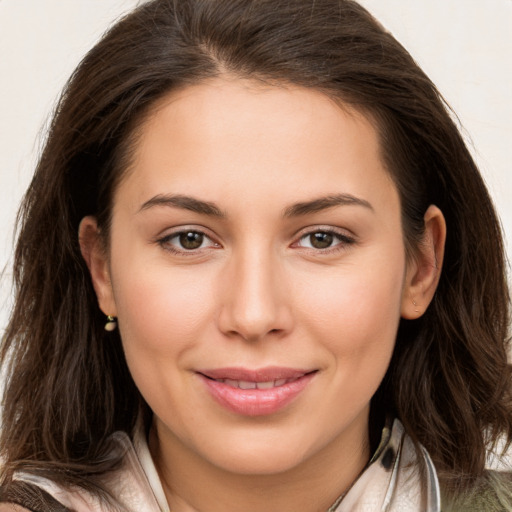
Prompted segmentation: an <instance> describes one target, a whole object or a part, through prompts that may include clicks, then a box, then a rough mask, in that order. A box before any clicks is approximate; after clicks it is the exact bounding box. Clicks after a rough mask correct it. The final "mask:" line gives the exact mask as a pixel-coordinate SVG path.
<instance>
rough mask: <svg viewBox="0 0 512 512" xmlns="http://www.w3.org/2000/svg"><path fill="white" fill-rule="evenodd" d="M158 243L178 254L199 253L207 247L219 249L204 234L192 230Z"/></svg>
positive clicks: (162, 239)
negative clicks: (198, 251) (199, 250)
mask: <svg viewBox="0 0 512 512" xmlns="http://www.w3.org/2000/svg"><path fill="white" fill-rule="evenodd" d="M158 243H159V244H160V245H161V246H162V247H164V248H165V249H167V250H170V251H172V252H178V253H185V252H192V251H197V250H198V249H204V248H206V247H218V244H217V243H215V242H214V241H213V240H212V239H211V238H209V237H208V236H206V235H205V234H204V233H202V232H201V231H195V230H192V229H187V230H184V231H179V232H177V233H172V234H171V235H167V236H165V237H163V238H161V239H160V240H158Z"/></svg>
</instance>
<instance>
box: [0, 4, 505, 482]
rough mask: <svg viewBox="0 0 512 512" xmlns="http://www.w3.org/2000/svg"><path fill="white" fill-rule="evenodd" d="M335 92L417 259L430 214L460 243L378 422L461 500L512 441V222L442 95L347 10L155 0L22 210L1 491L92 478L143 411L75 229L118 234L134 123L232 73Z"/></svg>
mask: <svg viewBox="0 0 512 512" xmlns="http://www.w3.org/2000/svg"><path fill="white" fill-rule="evenodd" d="M226 72H228V73H230V74H231V75H235V76H240V77H244V78H247V77H249V78H255V79H258V80H263V81H268V82H278V83H291V84H296V85H299V86H303V87H307V88H313V89H316V90H319V91H322V92H324V93H325V94H327V95H329V96H330V97H333V98H335V99H337V100H340V101H341V102H343V103H345V104H349V105H351V106H354V107H355V108H357V109H360V110H361V111H363V112H365V113H366V114H367V115H368V116H369V117H370V118H371V119H373V121H374V122H375V125H376V127H377V129H378V131H379V134H380V141H381V151H382V158H383V161H384V162H385V164H386V167H387V169H388V171H389V173H390V175H391V176H392V177H393V179H394V181H395V183H396V186H397V188H398V190H399V193H400V198H401V206H402V221H403V228H404V240H405V244H406V248H407V250H408V254H409V255H410V257H413V254H414V250H415V247H417V244H418V243H419V240H420V239H421V236H422V233H423V229H424V222H423V215H424V213H425V211H426V209H427V208H428V206H429V205H430V204H436V205H437V206H438V207H439V208H440V209H441V210H442V211H443V213H444V215H445V217H446V221H447V227H448V239H447V245H446V254H445V262H444V269H443V272H442V275H441V279H440V282H439V287H438V291H437V293H436V295H435V298H434V300H433V303H432V304H431V305H430V307H429V308H428V310H427V312H426V313H425V315H424V316H423V317H422V318H421V319H419V320H415V321H405V320H404V321H402V322H401V324H400V327H399V332H398V337H397V341H396V348H395V352H394V355H393V358H392V362H391V365H390V367H389V370H388V372H387V374H386V377H385V378H384V381H383V382H382V385H381V387H380V388H379V390H378V392H377V394H376V396H375V397H374V399H373V402H372V417H377V416H379V415H381V414H394V415H396V416H397V417H399V418H400V419H401V421H402V422H403V424H404V425H405V428H406V430H407V432H408V433H409V434H410V435H411V436H412V438H413V439H414V440H415V441H417V442H420V443H422V444H423V445H424V446H425V447H426V448H427V450H428V452H429V453H430V455H431V457H432V459H433V461H434V463H435V464H436V466H437V468H438V470H439V474H440V478H441V482H442V483H443V485H444V486H445V488H447V489H450V490H451V491H456V490H457V489H460V488H464V487H465V486H466V485H469V484H470V483H471V482H472V481H474V480H475V479H477V478H478V477H479V476H480V475H482V473H483V471H484V465H485V457H486V448H488V447H489V446H491V447H492V446H493V445H494V443H495V442H496V440H497V439H498V437H499V436H500V435H504V436H505V439H507V440H508V439H510V438H512V414H511V411H512V406H511V390H510V369H509V366H508V363H507V343H508V340H507V327H508V290H507V284H506V278H505V269H504V254H503V245H502V237H501V231H500V225H499V222H498V219H497V216H496V213H495V211H494V208H493V205H492V202H491V199H490V197H489V195H488V192H487V190H486V187H485V185H484V183H483V181H482V178H481V176H480V174H479V172H478V170H477V168H476V166H475V163H474V162H473V160H472V158H471V156H470V154H469V152H468V150H467V148H466V147H465V144H464V142H463V140H462V138H461V136H460V134H459V131H458V129H457V126H456V125H455V124H454V122H453V120H452V118H451V116H450V113H449V110H448V109H447V107H446V105H445V103H444V101H443V99H442V98H441V96H440V94H439V92H438V91H437V89H436V88H435V86H434V85H433V84H432V82H431V81H430V80H429V79H428V77H427V76H426V75H425V74H424V73H423V72H422V71H421V70H420V69H419V67H418V66H417V65H416V64H415V62H414V61H413V59H412V58H411V57H410V55H409V54H408V53H407V52H406V51H405V50H404V48H403V47H402V46H401V45H400V44H399V43H398V42H397V41H396V40H395V39H394V38H393V37H392V36H391V35H390V34H389V33H388V32H386V31H385V30H384V29H383V28H382V27H381V26H380V25H379V24H378V23H377V22H376V21H375V20H374V19H373V18H372V17H371V16H370V15H369V14H368V13H367V12H366V11H365V10H364V9H363V8H362V7H360V6H359V5H358V4H357V3H356V2H354V1H351V0H293V1H289V0H155V1H151V2H149V3H146V4H143V5H142V6H141V7H139V8H138V9H136V10H135V11H134V12H133V13H131V14H130V15H128V16H127V17H126V18H124V19H123V20H122V21H120V22H119V23H118V24H117V25H115V26H114V27H113V28H112V29H111V30H110V31H109V32H108V33H107V34H106V35H105V37H104V38H103V39H102V40H101V41H100V42H99V44H98V45H97V46H96V47H95V48H93V50H91V52H90V53H89V54H88V55H87V56H86V58H85V59H84V60H83V62H82V63H81V64H80V66H79V67H78V69H77V70H76V72H75V73H74V75H73V76H72V77H71V79H70V81H69V83H68V85H67V87H66V89H65V91H64V93H63V96H62V98H61V101H60V103H59V104H58V107H57V109H56V113H55V116H54V119H53V122H52V124H51V128H50V130H49V134H48V139H47V142H46V146H45V148H44V151H43V153H42V155H41V158H40V161H39V164H38V167H37V169H36V172H35V175H34V178H33V181H32V183H31V185H30V188H29V190H28V192H27V194H26V196H25V198H24V201H23V204H22V207H21V210H20V214H19V237H18V244H17V248H16V255H15V264H14V279H15V291H16V303H15V307H14V310H13V312H12V316H11V319H10V323H9V325H8V328H7V330H6V333H5V336H4V338H3V345H2V349H1V359H2V362H3V365H4V366H5V367H6V370H5V371H6V375H7V383H6V389H5V395H4V409H3V428H2V432H1V435H0V454H1V456H2V457H3V458H4V460H5V465H4V469H3V479H4V481H9V479H10V478H11V476H12V473H13V471H15V470H17V469H27V468H29V469H31V470H32V471H36V472H39V473H40V474H44V475H46V476H49V477H50V478H52V479H54V480H57V481H59V482H62V483H75V484H78V485H82V486H85V487H88V486H91V485H93V481H94V478H93V476H94V475H95V474H101V473H102V472H104V471H107V470H108V469H109V468H110V467H111V463H112V461H106V460H105V454H106V452H107V450H108V437H109V435H110V434H111V433H112V432H113V431H115V430H124V431H126V432H128V433H131V432H132V431H133V428H134V423H135V419H136V417H137V415H138V413H139V410H140V407H141V402H142V400H141V398H140V395H139V393H138V391H137V389H136V387H135V385H134V383H133V381H132V379H131V377H130V374H129V372H128V369H127V366H126V363H125V360H124V355H123V351H122V347H121V340H120V339H119V336H118V335H117V333H114V334H107V333H105V331H104V330H103V325H104V323H105V318H104V316H103V315H102V314H101V312H100V311H99V308H98V307H97V303H96V297H95V294H94V290H93V288H92V286H91V281H90V278H89V274H88V271H87V268H86V266H85V264H84V262H83V260H82V258H81V255H80V250H79V246H78V239H77V232H78V224H79V222H80V220H81V219H82V218H83V217H84V216H85V215H96V216H97V218H98V222H99V225H100V227H101V228H102V231H103V232H104V233H107V237H108V229H109V220H110V211H111V206H112V195H113V191H114V189H115V186H116V184H117V183H118V182H119V180H120V179H121V176H122V172H123V170H124V169H126V167H127V165H128V162H129V160H130V156H131V155H130V152H131V151H132V150H133V148H134V146H135V145H136V134H137V126H139V125H140V123H141V121H142V119H143V118H144V116H145V115H147V113H148V111H149V110H150V108H151V107H152V106H153V105H155V102H156V101H157V100H158V99H159V98H161V97H162V96H163V95H165V94H168V93H169V91H171V90H173V89H176V88H178V87H183V86H186V85H188V84H194V83H198V82H200V81H202V80H206V79H208V78H211V77H215V76H219V75H221V74H222V73H226Z"/></svg>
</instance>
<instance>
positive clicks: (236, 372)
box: [197, 367, 318, 416]
mask: <svg viewBox="0 0 512 512" xmlns="http://www.w3.org/2000/svg"><path fill="white" fill-rule="evenodd" d="M317 371H318V370H302V369H292V368H280V367H268V368H264V369H259V370H247V369H242V368H220V369H215V370H201V371H198V372H197V375H198V376H199V377H200V378H201V380H202V381H203V383H204V384H205V386H206V389H207V390H208V391H209V393H210V395H211V396H212V397H213V399H214V400H215V401H216V402H217V403H218V404H220V405H222V406H223V407H224V408H226V409H227V410H229V411H230V412H234V413H236V414H240V415H244V416H261V415H267V414H274V413H276V412H279V411H281V410H282V409H284V408H286V406H288V404H290V403H291V402H292V401H294V400H295V399H296V398H297V397H298V396H299V395H300V394H302V392H303V391H304V390H305V389H306V388H307V386H308V384H309V383H310V382H311V381H312V380H313V378H314V376H315V375H316V373H317Z"/></svg>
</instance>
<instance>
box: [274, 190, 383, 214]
mask: <svg viewBox="0 0 512 512" xmlns="http://www.w3.org/2000/svg"><path fill="white" fill-rule="evenodd" d="M350 205H356V206H363V207H364V208H368V209H369V210H371V211H372V212H374V211H375V210H374V209H373V206H372V205H371V204H370V203H369V202H368V201H365V200H364V199H361V198H359V197H355V196H353V195H351V194H334V195H330V196H326V197H319V198H317V199H313V200H311V201H305V202H303V203H297V204H293V205H291V206H289V207H288V208H286V209H285V211H284V217H300V216H301V215H307V214H309V213H315V212H319V211H322V210H327V209H329V208H334V207H335V206H350Z"/></svg>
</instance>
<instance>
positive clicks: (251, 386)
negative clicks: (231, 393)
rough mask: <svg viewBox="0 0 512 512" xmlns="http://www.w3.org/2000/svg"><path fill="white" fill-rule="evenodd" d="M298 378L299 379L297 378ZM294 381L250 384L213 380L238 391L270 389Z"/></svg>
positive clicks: (281, 380)
mask: <svg viewBox="0 0 512 512" xmlns="http://www.w3.org/2000/svg"><path fill="white" fill-rule="evenodd" d="M297 378H299V377H297ZM297 378H295V379H277V380H269V381H266V382H251V381H248V380H231V379H214V380H215V381H217V382H220V383H222V384H226V385H228V386H231V387H232V388H239V389H271V388H277V387H279V386H284V385H285V384H288V383H289V382H293V381H294V380H297Z"/></svg>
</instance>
